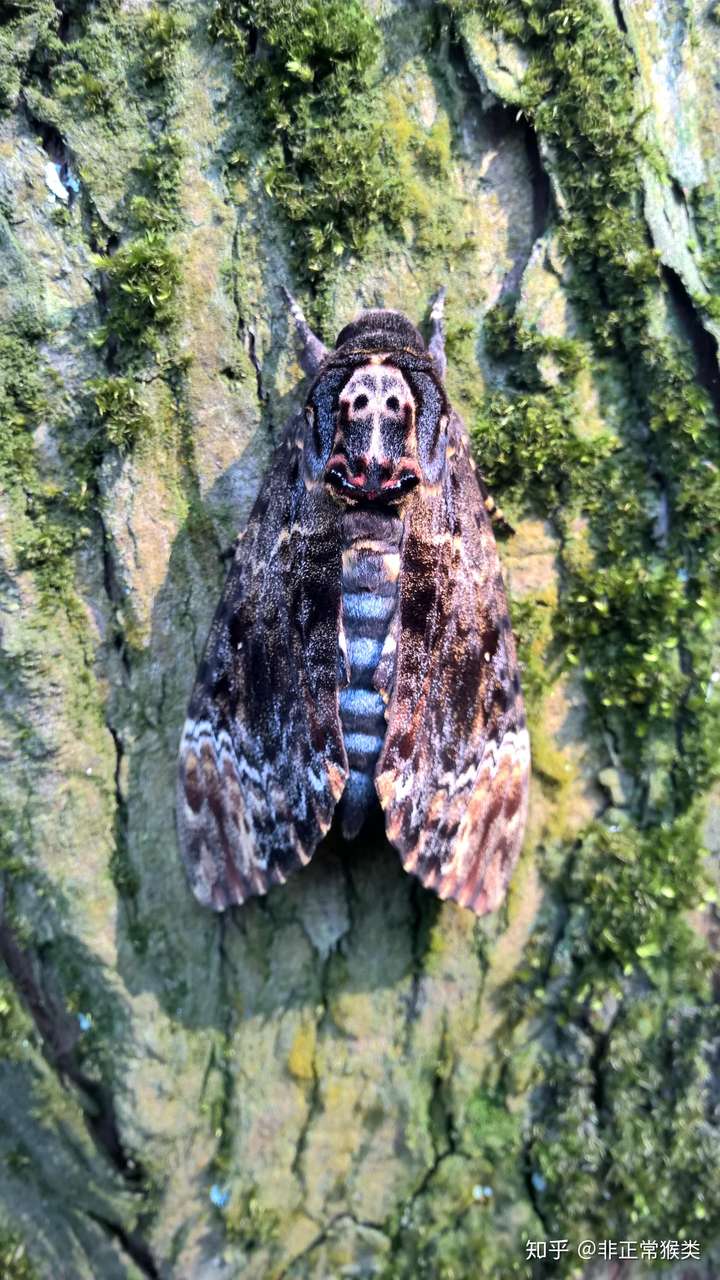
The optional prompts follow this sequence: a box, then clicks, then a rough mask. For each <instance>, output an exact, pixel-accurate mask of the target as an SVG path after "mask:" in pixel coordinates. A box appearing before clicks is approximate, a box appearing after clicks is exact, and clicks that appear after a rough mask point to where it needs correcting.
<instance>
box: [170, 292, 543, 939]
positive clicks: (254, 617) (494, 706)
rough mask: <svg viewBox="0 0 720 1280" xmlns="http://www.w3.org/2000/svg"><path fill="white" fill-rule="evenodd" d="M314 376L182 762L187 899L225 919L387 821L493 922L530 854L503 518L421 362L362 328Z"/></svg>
mask: <svg viewBox="0 0 720 1280" xmlns="http://www.w3.org/2000/svg"><path fill="white" fill-rule="evenodd" d="M288 302H289V305H290V310H291V313H292V315H293V318H294V320H295V323H296V325H297V328H298V331H299V334H300V337H301V339H302V342H303V351H302V356H301V362H302V364H303V367H304V368H305V370H306V372H308V373H310V374H311V375H312V383H311V386H310V389H309V392H308V395H307V399H306V403H305V407H304V409H303V411H302V412H301V413H300V414H299V415H298V416H297V417H295V418H294V419H293V420H292V421H291V422H290V423H289V425H288V428H287V431H286V433H285V436H284V439H283V440H282V442H281V444H280V445H279V447H278V449H277V450H276V452H275V455H274V458H273V461H272V464H271V467H270V470H269V472H268V475H267V477H266V479H265V481H264V483H263V486H262V488H261V490H260V494H259V496H258V498H257V501H256V503H255V506H254V508H253V511H252V514H251V516H250V520H249V522H248V526H247V529H246V530H245V533H244V535H243V536H242V538H241V539H240V540H239V542H238V545H237V549H236V552H235V556H234V560H233V562H232V564H231V567H230V571H229V573H228V577H227V581H226V584H225V589H224V591H223V595H222V598H221V600H220V603H219V605H218V608H217V612H216V614H215V618H214V621H213V623H212V627H211V630H210V635H209V638H208V641H207V646H206V649H205V655H204V657H203V659H202V662H201V663H200V667H199V670H198V674H197V680H196V683H195V688H194V691H193V694H192V699H191V702H190V708H189V711H188V718H187V722H186V724H185V729H184V732H183V737H182V744H181V749H180V776H179V789H178V826H179V834H180V844H181V847H182V852H183V857H184V860H185V864H186V867H187V871H188V875H189V879H190V883H191V885H192V888H193V890H194V892H195V894H196V896H197V898H198V899H199V900H200V902H202V903H203V904H205V905H207V906H209V907H212V908H214V909H215V910H216V911H222V910H224V909H225V908H227V907H229V906H232V905H233V904H235V903H241V902H244V901H245V900H246V899H247V898H249V897H252V896H253V895H255V894H262V893H266V892H267V890H268V889H269V888H270V886H271V885H274V884H278V883H282V882H283V881H284V880H285V879H286V878H287V876H289V875H290V873H291V872H293V871H295V870H297V869H298V868H300V867H302V866H304V865H305V863H307V862H308V861H309V860H310V858H311V857H312V856H313V853H314V852H315V849H316V848H317V845H318V844H319V842H320V840H321V839H322V837H323V835H324V834H325V833H326V831H327V830H328V828H329V826H330V823H331V821H332V819H333V815H334V814H335V813H336V811H337V816H338V820H339V823H340V827H341V830H342V833H343V835H344V836H345V837H347V838H349V837H352V836H354V835H356V834H357V832H358V831H359V829H360V827H361V826H362V825H363V822H364V820H365V818H366V817H367V816H368V814H369V812H370V810H371V808H372V807H373V806H375V805H377V804H378V802H379V804H380V805H381V806H382V809H383V811H384V816H385V826H386V831H387V835H388V838H389V840H390V841H391V843H392V844H393V845H394V846H395V848H396V849H397V850H398V852H399V854H400V858H401V861H402V865H403V867H404V868H405V870H406V871H409V872H411V873H412V874H413V875H415V876H417V877H418V878H419V879H420V880H421V882H422V883H423V884H424V885H425V886H426V887H427V888H429V889H432V890H434V891H435V893H437V894H438V895H439V896H440V897H441V898H452V899H455V901H457V902H459V903H460V904H461V905H462V906H465V907H470V908H471V909H472V910H474V911H475V912H476V913H477V914H478V915H482V914H483V913H485V912H486V911H491V910H493V908H495V907H497V906H498V905H499V903H500V902H501V900H502V898H503V896H504V893H505V890H506V887H507V883H508V880H509V878H510V874H511V872H512V869H513V866H514V864H515V861H516V859H517V856H518V853H519V850H520V845H521V842H522V836H523V829H524V825H525V815H526V808H527V789H528V772H529V759H530V751H529V742H528V735H527V730H526V728H525V718H524V713H523V703H522V696H521V693H520V681H519V678H518V670H517V663H516V657H515V646H514V642H513V637H512V633H511V630H510V620H509V617H508V610H507V604H506V599H505V591H504V587H503V580H502V575H501V572H500V565H499V561H498V555H497V550H496V547H495V540H494V538H493V534H492V529H491V525H490V518H489V515H488V508H489V507H491V506H492V501H491V500H489V499H487V494H486V492H485V490H484V487H483V486H482V483H481V481H480V480H479V478H478V476H477V474H476V471H475V467H474V464H473V462H472V460H471V457H470V449H469V443H468V438H467V434H466V431H465V428H464V426H463V423H462V421H461V419H460V418H459V416H458V414H457V413H456V412H455V411H454V410H453V409H452V408H451V406H450V404H449V402H448V398H447V394H446V392H445V388H444V375H445V351H444V339H443V294H442V293H441V294H440V295H439V297H438V298H437V299H436V301H435V304H434V305H433V308H432V312H431V331H432V332H431V338H430V342H429V344H428V346H427V347H426V346H425V343H424V341H423V339H422V337H421V336H420V334H419V332H418V331H417V329H416V328H415V327H414V326H413V325H412V324H411V323H410V321H409V320H407V319H406V318H405V316H403V315H401V314H400V313H399V312H397V311H384V310H383V311H365V312H363V313H361V314H360V316H359V317H358V318H357V319H356V320H355V321H354V322H353V323H352V324H349V325H348V326H347V327H346V328H344V329H343V330H342V332H341V333H340V334H339V336H338V339H337V343H336V346H335V349H334V350H333V351H328V350H327V349H326V348H325V347H324V346H323V345H322V343H321V342H320V341H319V339H318V338H316V337H315V335H314V334H313V333H312V332H311V330H310V328H309V326H308V325H307V322H306V321H305V318H304V316H303V314H302V312H301V311H300V308H299V307H298V305H297V304H296V303H295V302H294V300H293V299H292V298H290V296H289V295H288Z"/></svg>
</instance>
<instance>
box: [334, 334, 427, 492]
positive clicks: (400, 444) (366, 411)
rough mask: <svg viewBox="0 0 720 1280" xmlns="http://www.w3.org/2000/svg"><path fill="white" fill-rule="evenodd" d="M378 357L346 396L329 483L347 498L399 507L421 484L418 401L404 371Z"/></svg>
mask: <svg viewBox="0 0 720 1280" xmlns="http://www.w3.org/2000/svg"><path fill="white" fill-rule="evenodd" d="M382 359H383V357H382V356H377V357H376V358H375V359H373V360H371V361H370V362H369V363H368V364H364V365H361V366H360V367H359V368H358V369H355V370H354V371H353V373H352V374H351V375H350V377H349V378H348V380H347V382H346V383H345V385H344V387H343V388H342V390H341V392H340V397H339V401H338V411H337V420H336V427H335V437H334V440H333V447H332V456H331V458H330V460H329V462H328V465H327V468H326V471H325V479H326V481H327V483H328V484H329V485H330V486H331V487H332V488H333V489H334V490H335V491H336V492H337V493H339V494H340V496H342V497H344V498H349V499H350V500H351V501H352V500H358V499H363V500H366V501H367V500H370V501H376V500H379V501H382V502H397V501H399V500H400V499H401V498H402V497H404V496H405V495H406V494H407V493H409V492H410V490H411V489H413V488H414V487H415V485H417V484H418V483H419V481H420V479H421V472H420V467H419V465H418V461H417V431H416V426H415V399H414V396H413V393H412V390H411V388H410V387H409V385H408V383H407V382H406V380H405V378H404V376H403V374H402V372H401V370H400V369H397V368H395V367H394V366H393V365H389V364H382V363H380V362H381V361H382Z"/></svg>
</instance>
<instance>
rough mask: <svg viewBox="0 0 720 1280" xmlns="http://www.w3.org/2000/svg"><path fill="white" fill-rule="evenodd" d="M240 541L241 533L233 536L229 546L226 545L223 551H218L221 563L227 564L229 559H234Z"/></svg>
mask: <svg viewBox="0 0 720 1280" xmlns="http://www.w3.org/2000/svg"><path fill="white" fill-rule="evenodd" d="M239 541H240V535H239V534H238V535H237V536H236V537H234V538H233V540H232V542H231V543H230V546H229V547H224V548H223V550H222V551H218V560H219V561H220V563H221V564H227V562H228V561H229V560H232V559H233V558H234V556H235V552H236V551H237V549H238V543H239Z"/></svg>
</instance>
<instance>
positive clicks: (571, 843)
mask: <svg viewBox="0 0 720 1280" xmlns="http://www.w3.org/2000/svg"><path fill="white" fill-rule="evenodd" d="M0 18H1V20H2V23H3V25H2V27H1V28H0V102H1V104H2V117H1V120H0V418H1V419H2V424H1V427H0V430H1V432H2V437H1V441H0V463H1V465H2V469H3V495H2V571H1V581H2V590H3V597H4V603H3V633H2V671H3V676H2V680H3V704H2V713H3V736H2V746H1V751H2V768H0V788H1V790H2V836H1V840H2V843H1V845H0V873H1V876H2V888H1V889H0V894H1V896H0V905H1V907H2V923H1V924H0V953H1V954H2V959H3V961H4V965H5V970H4V972H3V973H2V976H1V977H0V1053H1V1055H2V1060H1V1061H0V1115H1V1116H2V1125H1V1126H0V1157H1V1159H0V1271H2V1275H3V1276H8V1277H15V1278H16V1280H17V1278H18V1277H33V1276H36V1277H38V1276H39V1277H48V1280H49V1278H51V1277H52V1280H85V1278H87V1280H90V1278H92V1277H100V1276H102V1277H103V1280H115V1278H116V1277H117V1280H120V1278H123V1280H130V1277H133V1278H136V1277H141V1276H155V1275H158V1276H166V1277H171V1276H172V1277H178V1280H180V1278H182V1280H201V1278H203V1277H208V1278H209V1277H211V1276H212V1277H218V1278H222V1277H234V1276H240V1275H242V1276H243V1277H248V1280H253V1278H257V1280H260V1278H261V1277H262V1278H265V1277H275V1278H276V1280H280V1278H281V1277H286V1278H287V1280H290V1278H291V1277H292V1278H293V1280H311V1278H312V1280H320V1278H321V1277H322V1278H324V1277H341V1276H379V1277H385V1278H386V1280H404V1278H405V1277H407V1280H411V1278H412V1280H414V1278H415V1277H418V1276H428V1277H433V1278H439V1280H453V1278H454V1280H466V1278H467V1280H469V1278H470V1277H472V1278H473V1280H476V1278H479V1280H482V1278H483V1277H495V1276H503V1277H505V1276H508V1277H509V1276H518V1277H521V1276H545V1275H548V1276H549V1275H553V1276H555V1275H565V1274H567V1275H571V1274H572V1275H584V1274H593V1275H607V1276H610V1275H617V1274H619V1272H618V1270H617V1269H616V1268H617V1265H618V1264H616V1263H615V1262H604V1261H600V1262H597V1263H595V1264H593V1265H594V1266H595V1270H592V1267H591V1269H590V1271H587V1266H588V1264H586V1263H584V1262H580V1261H579V1260H578V1256H577V1253H576V1246H577V1243H578V1241H580V1240H582V1239H583V1238H586V1237H590V1238H592V1239H595V1240H603V1239H611V1240H615V1241H620V1240H627V1239H630V1240H634V1241H638V1242H639V1241H642V1240H657V1241H660V1240H663V1239H675V1240H676V1241H677V1242H679V1243H678V1252H679V1254H680V1255H682V1242H683V1241H686V1240H694V1241H698V1242H699V1246H700V1248H701V1253H702V1258H701V1261H700V1262H692V1261H690V1260H688V1261H683V1260H682V1256H680V1261H674V1260H672V1258H663V1257H661V1254H660V1252H659V1250H658V1254H657V1261H656V1262H655V1263H654V1265H655V1266H656V1267H658V1268H660V1269H664V1270H667V1271H668V1272H669V1273H671V1274H673V1275H677V1276H680V1275H690V1274H692V1275H706V1276H708V1277H709V1276H714V1275H717V1273H718V1268H719V1267H720V1253H719V1252H718V1250H717V1246H716V1242H717V1240H718V1233H719V1231H720V1115H719V1113H718V1091H717V1081H716V1076H715V1069H716V1066H717V1057H718V1041H717V1025H716V1015H715V1012H714V1007H713V988H712V954H713V943H714V936H715V932H716V916H715V907H714V902H715V890H714V886H713V879H714V874H713V867H714V863H713V862H712V860H710V862H709V863H708V860H707V858H706V857H705V855H704V849H703V824H705V826H704V831H705V835H704V839H705V843H706V844H708V845H709V846H710V847H711V848H715V849H717V847H718V846H720V837H718V832H717V817H714V816H713V815H714V814H716V812H717V810H716V809H715V810H713V807H712V805H711V806H710V809H709V813H710V817H709V818H707V816H706V815H707V812H708V811H707V810H706V809H705V808H704V807H703V806H702V804H700V803H699V801H700V799H701V797H702V796H704V795H705V794H706V793H707V792H708V790H709V788H710V787H711V785H712V782H713V778H714V777H715V770H716V765H717V744H718V738H719V736H720V734H719V732H718V718H717V701H718V690H719V689H720V684H718V676H717V673H716V669H715V666H714V665H713V644H714V641H715V637H716V629H715V623H714V619H715V618H716V617H717V601H718V569H719V558H718V557H719V552H718V528H719V527H720V446H719V440H718V429H717V418H716V417H715V411H716V410H717V407H718V402H719V401H720V383H719V381H718V365H717V341H716V339H717V336H718V328H719V327H720V326H719V321H720V297H718V296H717V290H718V288H719V287H720V238H719V236H720V232H719V230H718V228H719V227H720V221H719V220H718V210H719V206H718V185H717V183H718V154H717V152H718V147H719V145H720V109H719V108H718V99H717V90H716V84H715V81H716V75H717V58H718V54H719V53H720V28H718V25H717V20H716V16H715V13H714V10H713V9H712V8H708V6H707V4H705V3H691V4H690V5H689V6H687V5H683V4H681V3H680V0H669V3H667V4H665V3H661V0H616V2H615V4H614V5H611V4H610V3H609V2H608V3H603V0H567V3H566V4H562V3H561V2H560V0H527V2H526V0H522V3H520V0H518V3H517V5H515V3H514V0H477V2H476V3H475V2H473V0H468V2H467V3H464V2H463V0H456V2H454V3H452V4H449V5H447V6H441V5H433V4H429V3H423V2H422V0H416V2H415V3H413V0H378V2H375V3H373V2H372V0H367V3H366V4H365V6H364V7H363V4H362V3H361V0H347V2H346V3H341V2H340V0H338V2H337V3H335V2H333V0H331V2H330V3H321V2H320V0H278V3H270V2H269V0H264V2H261V3H257V4H252V5H245V4H243V3H241V2H240V0H237V2H233V0H220V2H219V3H217V4H213V3H211V2H210V0H199V2H198V3H194V4H191V3H189V2H187V3H184V4H183V3H180V2H175V0H171V2H170V3H168V4H167V5H164V6H162V7H158V6H154V5H151V4H150V3H149V0H122V2H120V0H97V2H96V3H90V2H89V0H88V2H85V0H62V2H61V0H56V3H55V4H53V3H52V2H51V0H26V2H25V3H17V4H13V3H6V4H5V5H3V6H2V8H1V9H0ZM281 283H286V284H288V285H290V286H291V287H292V288H293V290H294V292H296V293H297V294H298V296H299V297H300V298H301V299H302V300H303V302H304V304H305V305H306V306H307V308H308V310H309V312H310V313H311V314H312V316H313V319H314V320H315V322H316V325H317V327H319V328H321V329H322V331H323V334H324V336H325V337H326V338H327V339H329V340H332V339H333V338H334V336H335V334H336V332H337V331H338V329H339V328H340V327H341V325H342V324H344V323H346V322H347V321H348V320H349V319H351V317H352V316H353V314H354V313H355V312H356V310H357V309H358V308H359V307H361V306H363V305H377V304H385V305H389V306H395V307H399V308H401V309H403V310H405V311H406V312H407V313H408V314H409V315H410V316H411V318H413V319H416V320H422V318H423V317H426V316H427V306H428V302H429V299H430V297H431V295H432V293H433V292H434V290H435V289H436V287H437V286H438V285H439V284H440V283H445V284H446V286H447V289H448V354H449V359H450V373H449V386H450V390H451V394H452V396H453V397H454V399H455V401H456V403H457V404H458V406H459V408H460V410H461V411H462V412H463V414H464V415H465V417H466V420H467V421H468V424H469V425H470V427H471V429H472V431H473V434H474V440H475V443H476V448H477V456H478V459H479V461H480V464H481V466H482V467H483V469H484V470H485V473H486V475H487V478H488V480H489V482H490V484H491V486H492V488H493V491H494V493H495V496H496V498H497V500H498V501H499V502H501V503H502V505H503V507H504V509H505V513H506V516H507V519H508V522H509V525H510V526H511V530H512V531H510V532H507V533H506V535H505V537H504V539H503V542H502V547H501V550H502V555H503V561H504V565H505V569H506V574H507V579H508V584H509V588H510V591H511V595H512V600H513V605H514V619H515V625H516V630H517V632H518V636H519V641H520V653H521V657H522V659H523V664H524V669H525V685H526V689H527V693H528V701H529V706H530V716H531V730H532V740H533V749H534V783H533V787H534V790H533V801H532V816H531V824H530V832H529V836H528V840H527V844H526V849H525V853H524V855H523V860H522V863H521V865H520V868H519V870H518V872H517V875H516V877H515V880H514V883H513V886H512V890H511V894H510V899H509V902H508V904H507V907H506V908H505V909H504V910H503V911H502V912H500V913H498V914H497V915H496V916H495V917H493V918H491V919H487V920H483V921H482V922H477V921H475V920H474V918H473V917H471V915H470V914H469V913H467V912H464V911H462V910H460V909H458V908H456V907H455V906H454V905H452V904H445V905H441V904H439V903H438V902H437V901H435V900H434V899H433V898H432V897H430V896H429V895H427V894H425V893H424V892H423V891H422V890H421V889H420V888H419V887H418V886H417V884H416V883H414V882H413V881H412V880H411V879H409V878H407V877H405V876H404V875H403V874H402V871H401V869H400V867H399V863H398V859H397V857H396V856H395V855H394V854H393V852H392V850H391V849H390V848H389V847H388V846H387V845H386V844H385V843H384V842H383V840H382V838H381V836H380V834H378V835H377V836H376V837H375V838H373V839H372V840H371V839H366V840H363V841H361V842H356V843H355V844H353V845H352V846H343V845H342V843H341V842H340V841H334V842H333V841H332V840H331V841H330V842H329V843H328V846H327V848H325V849H324V850H322V851H321V852H320V854H319V855H318V856H317V857H316V859H315V860H314V861H313V863H312V864H311V866H310V867H309V868H307V870H306V871H304V872H303V873H302V874H299V875H297V876H296V877H295V878H294V879H293V880H292V881H291V882H290V883H288V885H287V886H286V887H283V888H281V889H277V890H274V891H273V892H271V893H270V894H269V895H268V897H267V899H266V900H263V901H253V902H251V903H250V904H248V905H247V906H246V907H244V908H242V909H241V910H238V911H237V912H233V913H230V914H228V916H227V918H225V919H220V918H218V917H216V916H213V915H212V914H211V913H209V912H205V911H203V910H202V909H200V908H199V907H198V906H197V905H196V904H195V903H194V901H193V900H192V898H191V895H190V893H189V892H188V889H187V886H186V884H185V881H184V877H183V874H182V871H181V868H180V864H179V860H178V854H177V848H176V842H175V835H174V815H173V794H174V771H175V757H176V750H177V744H178V734H179V730H180V726H181V723H182V719H183V715H184V711H185V706H186V702H187V698H188V695H189V691H190V688H191V684H192V678H193V673H194V669H195V666H196V663H197V661H198V658H199V655H200V651H201V648H202V644H203V642H204V638H205V634H206V631H207V627H208V625H209V621H210V617H211V614H212V610H213V607H214V604H215V602H216V599H217V597H218V594H219V591H220V587H221V583H222V579H223V574H224V567H223V564H222V562H221V558H220V556H221V552H222V551H223V550H224V549H225V548H227V546H228V545H229V544H230V543H231V541H232V539H233V537H234V535H235V533H236V531H237V530H238V529H239V528H240V527H242V525H243V522H244V519H245V517H246V515H247V513H248V511H249V508H250V505H251V503H252V500H253V496H254V494H255V492H256V489H257V486H258V484H259V480H260V477H261V475H262V472H263V469H264V467H265V465H266V462H267V459H268V456H269V452H270V449H271V445H272V440H273V438H274V437H276V434H277V431H278V430H279V428H280V426H281V424H282V421H283V419H284V418H285V417H286V415H287V414H288V412H289V410H290V408H291V407H292V405H293V404H294V403H295V402H296V397H297V395H298V386H299V378H300V372H299V369H298V367H297V364H296V359H295V355H294V351H293V346H292V337H291V334H290V332H289V324H288V317H287V315H286V312H285V308H284V304H283V300H282V296H281V292H280V285H281ZM557 1238H567V1239H568V1240H569V1241H570V1251H569V1252H568V1253H567V1254H563V1255H562V1256H561V1257H560V1259H559V1260H558V1259H556V1258H552V1257H548V1259H547V1260H546V1261H544V1262H543V1261H527V1260H526V1246H525V1241H526V1240H528V1239H530V1240H546V1239H557ZM713 1250H715V1251H714V1252H713ZM685 1251H686V1252H689V1250H688V1249H687V1248H686V1249H685ZM648 1265H649V1264H648V1263H640V1262H636V1263H634V1262H632V1261H628V1262H625V1263H623V1266H622V1274H623V1275H628V1276H634V1275H639V1274H645V1272H646V1270H647V1267H648Z"/></svg>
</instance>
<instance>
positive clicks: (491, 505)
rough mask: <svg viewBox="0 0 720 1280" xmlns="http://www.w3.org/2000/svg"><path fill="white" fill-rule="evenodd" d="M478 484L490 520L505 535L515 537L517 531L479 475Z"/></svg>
mask: <svg viewBox="0 0 720 1280" xmlns="http://www.w3.org/2000/svg"><path fill="white" fill-rule="evenodd" d="M478 484H479V485H480V492H481V494H482V499H483V506H484V508H485V510H486V511H487V513H488V515H489V517H490V519H491V520H492V523H493V524H494V525H495V526H496V527H497V528H499V529H500V530H501V531H502V532H503V533H507V534H513V535H514V533H515V530H514V529H513V527H512V525H511V524H510V522H509V520H508V519H507V516H506V515H505V512H504V511H503V510H502V508H501V507H499V506H498V504H497V502H496V501H495V499H494V498H493V496H492V494H491V493H490V491H489V489H488V487H487V485H486V484H485V481H484V480H483V479H482V477H481V476H479V475H478Z"/></svg>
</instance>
